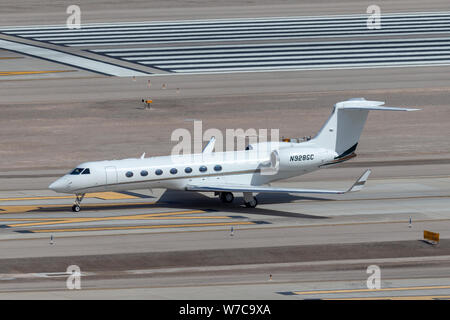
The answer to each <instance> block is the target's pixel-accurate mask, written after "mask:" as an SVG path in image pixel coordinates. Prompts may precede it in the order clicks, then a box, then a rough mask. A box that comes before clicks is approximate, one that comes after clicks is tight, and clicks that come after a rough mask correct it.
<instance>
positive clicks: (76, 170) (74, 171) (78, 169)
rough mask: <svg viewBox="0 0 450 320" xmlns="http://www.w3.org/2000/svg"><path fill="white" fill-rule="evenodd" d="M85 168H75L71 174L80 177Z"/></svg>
mask: <svg viewBox="0 0 450 320" xmlns="http://www.w3.org/2000/svg"><path fill="white" fill-rule="evenodd" d="M83 170H84V168H75V169H73V171H72V172H71V173H70V174H71V175H75V176H76V175H79V174H80V173H81V172H83Z"/></svg>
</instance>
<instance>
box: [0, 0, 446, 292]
mask: <svg viewBox="0 0 450 320" xmlns="http://www.w3.org/2000/svg"><path fill="white" fill-rule="evenodd" d="M5 4H6V3H5ZM227 4H228V6H227V7H226V8H225V7H221V6H220V4H219V3H216V2H214V1H208V2H207V4H205V2H203V1H194V2H190V3H189V7H183V6H186V5H185V4H180V3H179V2H178V1H164V2H162V1H161V2H158V1H153V2H151V3H147V2H146V3H145V4H144V3H143V2H140V1H134V2H131V3H127V4H126V5H125V4H123V3H117V4H115V5H113V6H111V3H109V2H103V1H96V2H95V3H91V2H84V1H81V2H80V6H81V8H82V17H83V18H82V19H83V22H85V23H90V24H96V23H104V25H103V26H101V27H100V26H96V27H90V28H89V27H87V28H84V29H83V28H82V29H81V30H78V31H76V33H68V32H67V31H66V30H63V29H59V30H55V29H54V28H53V29H52V28H51V27H50V28H42V27H39V25H44V24H45V25H58V26H59V28H60V27H61V25H63V24H64V22H65V20H66V18H67V15H66V14H65V9H66V5H64V4H62V3H61V4H58V5H51V6H50V5H48V4H46V3H42V2H41V3H40V5H39V6H38V7H36V6H35V5H34V4H31V3H29V2H28V1H19V2H15V5H14V6H11V5H8V4H6V6H5V5H4V4H2V6H4V8H3V7H2V10H1V12H2V13H5V12H7V13H8V14H7V15H5V16H3V15H2V27H0V41H1V43H2V44H3V45H2V48H3V49H2V50H0V58H2V59H0V64H1V66H2V68H1V70H2V73H0V83H1V86H0V95H1V96H2V102H1V103H0V136H1V137H2V142H1V144H2V148H1V149H0V226H1V228H0V298H1V299H29V298H39V299H95V298H110V299H183V298H190V299H205V298H207V299H214V298H217V299H229V298H234V299H248V298H254V299H317V298H320V299H328V298H330V299H335V298H345V299H353V298H358V299H364V298H371V299H375V298H385V299H392V298H394V299H396V298H413V299H448V298H449V297H450V278H449V274H448V265H449V263H450V261H449V256H450V254H449V243H448V239H449V237H450V234H449V231H448V230H449V223H450V218H449V216H448V213H449V212H448V208H449V205H450V203H449V197H450V178H449V177H450V174H449V173H450V152H449V150H450V143H449V141H448V138H447V137H448V136H449V135H450V131H449V130H450V127H449V126H448V119H450V118H449V117H450V114H449V112H450V109H449V107H448V101H449V98H450V80H449V78H448V73H449V71H450V68H449V66H446V64H448V52H447V51H448V43H447V42H448V30H447V29H446V28H448V26H447V24H448V12H447V11H448V6H447V3H446V1H431V2H426V3H425V2H423V1H415V0H405V1H396V2H395V3H393V2H383V1H382V2H380V3H378V5H380V6H381V9H382V13H387V14H388V13H389V14H393V13H397V14H400V13H401V15H391V16H386V17H385V18H386V19H385V20H384V22H385V23H386V24H385V27H386V29H381V30H379V31H375V32H372V33H370V32H368V31H367V30H364V27H363V22H364V20H363V19H361V15H364V14H365V10H366V6H362V5H361V4H359V2H356V1H343V2H339V4H336V5H334V6H330V5H329V4H328V3H327V2H325V1H311V2H302V3H301V4H298V3H297V1H287V2H286V3H284V4H283V5H279V4H273V3H272V2H270V1H263V2H258V3H257V4H256V3H253V2H251V1H249V2H248V3H242V2H241V1H239V2H238V1H231V2H229V3H227ZM149 7H151V10H143V9H144V8H149ZM331 7H332V8H331ZM43 10H44V11H45V14H44V11H43ZM418 12H420V13H421V14H419V15H417V14H416V15H414V14H413V13H418ZM424 12H425V13H426V14H425V13H424ZM328 15H353V16H351V17H347V18H343V17H341V21H340V22H338V23H336V24H337V25H336V26H333V25H332V24H333V23H334V22H330V21H328V20H326V19H327V17H326V16H328ZM311 16H315V18H314V23H312V24H311V21H309V20H308V19H311ZM400 16H401V17H402V18H399V17H400ZM306 17H308V18H306ZM395 17H396V18H395ZM3 18H5V19H3ZM335 18H336V17H334V19H335ZM215 19H226V21H227V22H226V23H224V22H225V21H224V20H220V21H219V20H215ZM342 19H344V20H342ZM345 19H347V20H345ZM399 19H400V20H401V19H403V20H402V23H403V26H407V28H406V29H408V32H406V33H405V32H404V31H405V29H404V28H402V23H399V21H398V20H399ZM186 20H189V22H186ZM192 20H202V21H192ZM129 22H131V23H129ZM305 22H307V24H310V26H309V27H305ZM180 24H185V26H184V27H183V28H182V29H183V30H184V33H181V34H180V33H179V32H174V30H175V29H176V28H177V25H178V26H179V25H180ZM36 26H38V27H36ZM205 27H208V29H209V30H204V29H205ZM100 28H101V29H102V30H99V29H100ZM308 28H309V29H311V30H307V29H308ZM319 28H323V30H318V29H319ZM119 29H122V30H119ZM55 31H57V32H55ZM349 31H351V32H349ZM372 31H373V30H372ZM117 32H118V33H117ZM321 32H322V33H321ZM337 33H339V34H337ZM249 36H251V37H252V38H249ZM155 37H161V38H159V39H160V40H155V39H157V38H155ZM193 37H195V38H193ZM131 39H134V40H131ZM161 39H162V40H161ZM111 41H112V42H111ZM131 41H134V42H135V43H131V44H130V42H131ZM161 42H164V43H161ZM105 44H106V45H105ZM350 47H351V50H349V49H348V48H350ZM6 49H9V50H6ZM12 50H14V51H12ZM318 51H321V52H318ZM75 57H76V58H75ZM67 59H68V60H67ZM364 59H366V60H364ZM386 59H387V60H389V61H387V60H386ZM75 60H76V61H75ZM67 61H68V63H66V62H67ZM336 63H338V64H336ZM318 69H320V70H318ZM124 72H125V73H124ZM128 72H131V73H129V74H126V73H128ZM133 75H134V77H133ZM360 96H364V97H366V98H368V99H374V100H381V101H386V102H387V105H390V106H403V107H413V108H421V109H422V110H421V111H418V112H414V113H408V114H407V115H405V114H397V113H396V114H389V115H385V114H381V113H373V114H371V115H370V116H369V118H368V122H367V125H366V127H365V130H364V132H363V134H362V137H361V140H360V143H359V146H358V150H357V153H358V157H357V158H356V159H353V160H351V161H349V162H348V163H345V164H343V165H342V166H340V167H336V168H332V169H327V170H322V171H319V172H316V173H313V174H310V175H307V176H302V177H297V178H292V179H289V180H287V181H284V182H280V183H277V185H280V186H285V187H294V186H297V187H300V186H301V187H308V188H327V189H329V188H343V189H345V188H346V187H348V186H349V185H350V184H351V183H352V182H353V181H354V179H356V178H357V177H358V176H359V175H360V173H361V172H362V171H363V170H364V169H365V168H372V169H373V174H372V175H371V177H370V179H369V181H368V183H367V186H366V187H365V189H363V190H362V191H361V192H358V193H354V194H346V195H343V196H340V197H339V196H327V197H300V196H290V195H283V196H275V195H258V199H259V202H260V204H259V206H258V207H257V208H256V209H253V210H249V209H248V208H245V207H243V206H242V199H241V198H240V197H239V195H237V197H236V201H235V203H233V204H231V205H227V206H224V205H223V204H222V203H220V202H219V201H218V199H216V198H214V197H212V195H209V194H199V193H178V192H171V191H168V192H164V190H153V192H150V191H149V190H133V192H126V193H105V194H92V195H88V197H87V198H86V199H85V200H84V201H83V204H82V209H83V210H82V211H81V213H79V214H77V215H75V214H73V213H72V212H71V211H70V207H71V204H72V201H73V198H72V197H71V196H70V195H68V196H62V195H58V194H55V193H54V192H52V191H50V190H48V189H47V186H48V185H49V184H50V183H51V182H52V181H53V180H55V179H56V178H57V177H58V176H60V175H62V174H64V173H65V172H67V171H68V170H69V169H70V168H72V167H74V166H76V165H77V164H78V163H79V162H83V161H86V160H95V159H112V158H129V157H130V156H131V157H137V156H140V154H142V152H146V153H147V155H148V156H152V155H162V154H167V153H169V152H170V151H171V148H172V147H173V145H174V141H171V140H170V136H171V133H172V132H173V130H175V129H177V128H188V129H191V127H192V120H193V119H201V120H203V128H204V130H206V129H207V128H218V129H220V130H225V129H226V128H239V127H241V128H250V127H253V128H279V129H280V136H285V137H303V136H309V135H314V134H315V133H316V132H317V131H318V129H319V128H320V127H321V125H322V124H323V122H324V121H325V120H326V118H327V117H328V115H329V113H330V111H331V108H332V105H333V104H334V103H336V102H338V101H342V100H346V99H348V98H351V97H360ZM143 98H151V99H152V100H153V101H154V102H153V104H152V109H150V110H146V109H145V107H144V106H143V104H142V103H141V99H143ZM293 115H295V116H293ZM197 138H198V137H197ZM424 230H429V231H433V232H438V233H439V234H440V238H441V241H440V243H439V244H437V245H431V244H429V243H426V242H424V241H422V240H423V231H424ZM69 265H78V266H79V267H80V268H81V272H82V277H81V285H82V290H68V289H67V288H66V279H67V277H68V274H67V273H66V269H67V267H68V266H69ZM370 265H377V266H379V267H380V269H381V289H380V290H378V291H377V290H375V291H374V290H368V289H367V286H366V281H367V278H368V276H369V274H368V273H367V272H366V271H367V267H368V266H370Z"/></svg>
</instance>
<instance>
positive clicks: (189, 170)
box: [184, 167, 192, 173]
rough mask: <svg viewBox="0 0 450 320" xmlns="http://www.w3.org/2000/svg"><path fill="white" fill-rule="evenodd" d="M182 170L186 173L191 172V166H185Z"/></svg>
mask: <svg viewBox="0 0 450 320" xmlns="http://www.w3.org/2000/svg"><path fill="white" fill-rule="evenodd" d="M184 172H186V173H191V172H192V168H191V167H186V168H185V169H184Z"/></svg>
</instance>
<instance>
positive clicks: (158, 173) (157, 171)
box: [155, 169, 163, 176]
mask: <svg viewBox="0 0 450 320" xmlns="http://www.w3.org/2000/svg"><path fill="white" fill-rule="evenodd" d="M155 174H156V175H157V176H160V175H162V174H163V171H162V170H161V169H157V170H156V171H155Z"/></svg>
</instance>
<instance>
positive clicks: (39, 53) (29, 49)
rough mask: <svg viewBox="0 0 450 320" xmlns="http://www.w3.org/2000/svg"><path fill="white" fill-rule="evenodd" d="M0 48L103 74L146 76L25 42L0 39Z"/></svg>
mask: <svg viewBox="0 0 450 320" xmlns="http://www.w3.org/2000/svg"><path fill="white" fill-rule="evenodd" d="M0 48H2V49H6V50H12V51H16V52H20V53H24V54H27V55H31V56H35V57H38V58H43V59H46V60H50V61H54V62H59V63H63V64H68V65H71V66H74V67H78V68H82V69H87V70H91V71H94V72H100V73H103V74H107V75H111V76H117V77H132V76H147V75H148V74H146V73H143V72H138V71H134V70H131V69H127V68H123V67H119V66H115V65H112V64H109V63H105V62H101V61H95V60H91V59H88V58H84V57H79V56H75V55H72V54H69V53H65V52H61V51H56V50H52V49H46V48H41V47H35V46H31V45H27V44H22V43H17V42H13V41H7V40H2V39H0Z"/></svg>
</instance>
